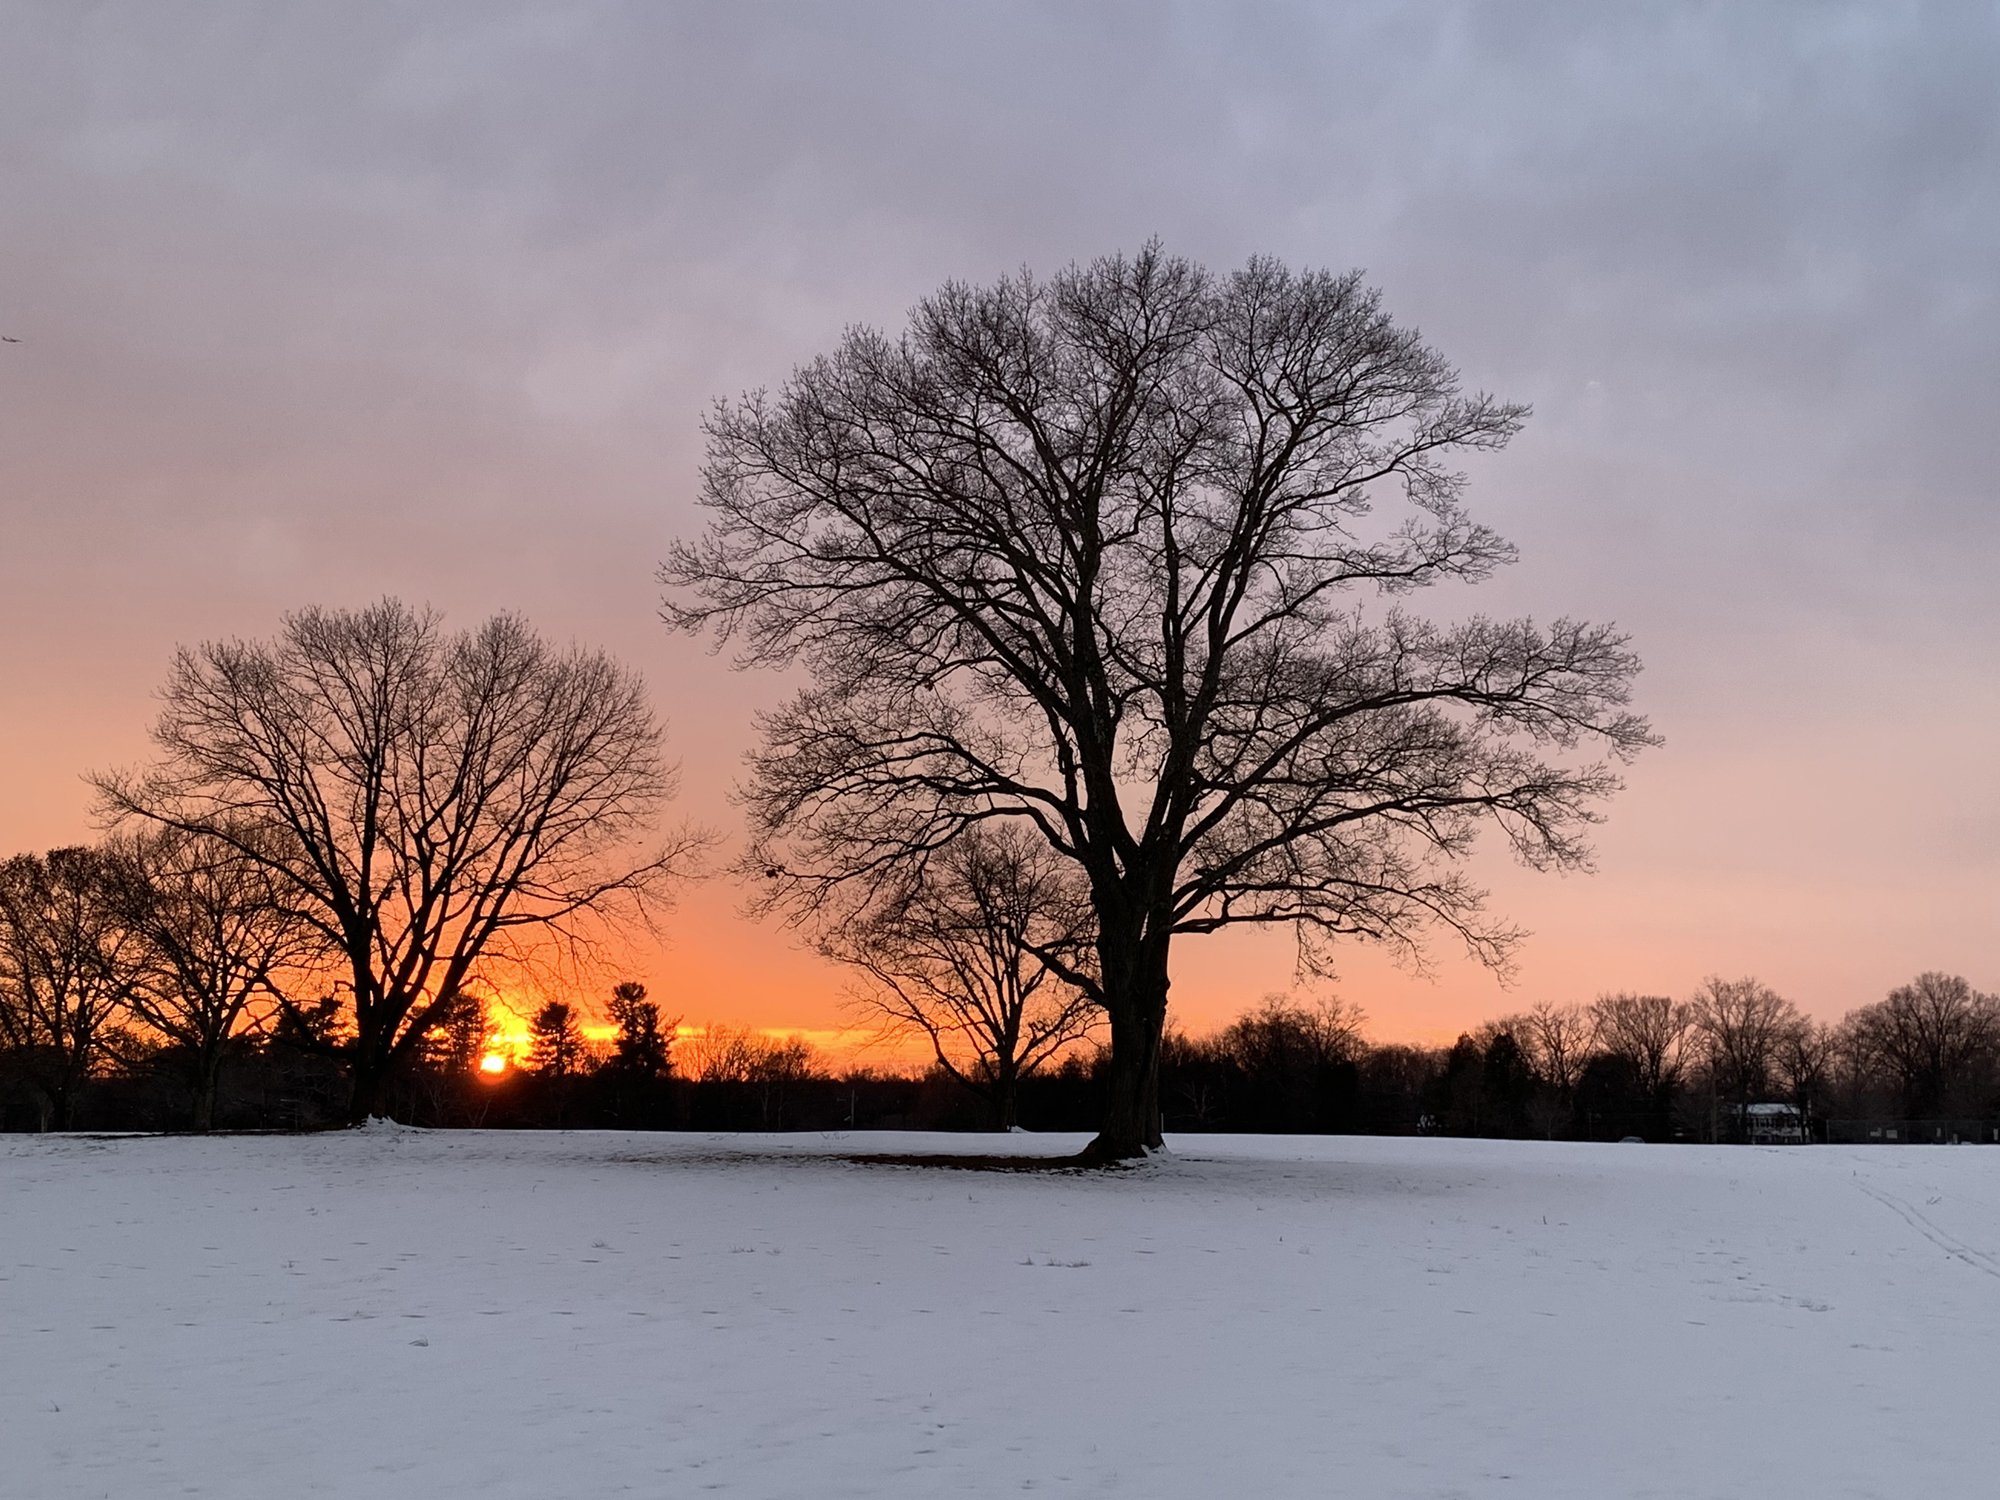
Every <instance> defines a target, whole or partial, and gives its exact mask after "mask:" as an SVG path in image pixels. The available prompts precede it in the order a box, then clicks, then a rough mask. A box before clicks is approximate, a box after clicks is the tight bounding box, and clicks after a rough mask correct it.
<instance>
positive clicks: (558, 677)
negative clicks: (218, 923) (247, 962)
mask: <svg viewBox="0 0 2000 1500" xmlns="http://www.w3.org/2000/svg"><path fill="white" fill-rule="evenodd" d="M162 699H163V706H162V709H161V712H160V717H159V721H158V723H157V724H156V725H155V727H154V730H153V737H154V739H155V741H156V742H157V744H158V745H159V747H160V751H161V756H160V759H159V761H158V762H157V764H155V765H154V766H153V767H152V768H150V769H148V770H145V771H142V772H135V773H129V774H118V775H109V776H103V777H100V778H98V781H97V785H98V787H99V789H100V791H101V793H102V794H103V799H104V803H105V806H106V809H107V812H108V814H109V815H110V816H111V817H112V818H113V819H114V820H124V819H140V820H144V821H146V822H149V823H152V824H154V825H157V826H161V827H165V828H171V829H177V830H179V831H181V832H183V833H187V834H195V835H202V836H205V837H209V838H213V839H216V840H219V841H220V842H222V843H225V844H228V845H230V846H231V847H232V848H234V849H236V850H237V851H238V852H239V853H241V854H242V855H243V857H244V858H246V859H247V860H249V861H251V862H252V863H253V864H256V865H258V866H259V867H260V868H262V869H264V870H266V871H268V872H269V873H270V875H271V877H272V878H273V879H274V880H275V881H276V882H277V884H278V885H279V887H280V888H281V889H282V891H283V893H284V896H285V899H286V901H287V902H288V903H289V904H290V905H292V906H294V907H295V908H296V909H298V910H299V911H300V912H302V913H303V914H304V915H305V917H306V918H307V920H309V921H310V922H311V923H312V924H313V926H314V927H315V928H316V929H317V930H318V932H319V934H320V935H321V936H322V937H323V938H324V939H325V941H326V942H327V944H328V945H329V946H330V947H332V948H333V949H334V950H335V951H336V952H337V953H338V954H339V963H340V969H341V971H342V978H343V980H344V985H345V989H346V993H347V999H348V1002H349V1004H350V1006H351V1008H352V1020H353V1035H352V1040H351V1042H349V1043H347V1044H346V1045H345V1049H344V1050H345V1053H346V1055H347V1056H348V1058H349V1059H350V1062H351V1068H352V1075H353V1094H352V1102H351V1106H350V1110H351V1116H352V1118H353V1119H355V1120H357V1121H358V1120H362V1119H365V1118H367V1117H368V1116H370V1115H373V1114H377V1113H379V1112H380V1110H381V1108H382V1104H383V1090H384V1086H385V1084H386V1083H387V1081H388V1079H389V1077H390V1076H391V1074H392V1073H393V1071H394V1070H395V1069H396V1068H398V1067H399V1066H400V1065H401V1064H402V1063H403V1062H404V1061H406V1060H407V1059H409V1058H410V1057H411V1056H413V1055H414V1054H415V1053H416V1052H417V1051H418V1050H420V1049H421V1047H422V1046H423V1044H424V1040H425V1038H426V1036H427V1035H428V1034H429V1033H430V1032H431V1031H432V1030H433V1029H434V1028H436V1027H437V1026H439V1025H440V1024H442V1023H443V1022H444V1021H445V1020H446V1019H447V1018H448V1017H449V1016H450V1015H451V1014H452V1011H453V1007H454V1006H455V1005H456V1004H458V1003H459V1001H460V999H461V997H462V996H463V995H464V993H465V992H466V988H467V986H468V985H469V984H470V983H472V982H473V981H474V979H475V978H476V977H477V976H478V974H479V971H480V968H481V965H482V964H489V963H491V962H493V961H494V960H496V959H499V958H505V957H509V956H515V957H518V956H521V955H522V954H523V953H524V952H525V951H526V950H527V949H529V948H531V947H533V946H536V945H539V944H541V943H546V942H548V941H551V940H566V941H568V942H571V943H582V942H587V941H589V939H590V938H591V936H592V933H593V930H594V929H593V926H592V923H593V921H594V920H595V919H602V918H607V917H615V916H619V915H632V914H640V915H643V914H644V913H645V912H646V911H648V910H649V909H650V906H651V903H654V902H656V901H657V900H659V899H660V897H661V896H662V894H663V892H664V889H665V886H666V884H667V882H669V880H670V879H671V878H672V877H673V876H675V875H676V874H678V873H681V872H683V871H684V870H685V869H686V867H687V865H688V863H689V861H690V860H691V859H692V857H693V856H694V855H695V853H696V852H697V850H698V848H699V846H700V844H701V842H702V840H701V837H700V835H698V834H696V833H694V832H691V831H683V832H680V833H677V834H675V835H673V836H671V837H669V838H668V839H667V840H666V841H665V843H664V844H653V845H651V846H649V847H644V848H640V847H637V846H636V841H637V840H639V839H641V838H642V837H644V836H646V835H647V834H648V832H649V830H650V828H651V826H652V823H653V820H654V818H655V815H656V813H657V812H658V809H659V806H660V804H661V802H662V801H663V800H664V799H665V798H666V797H667V796H668V795H669V794H670V792H671V790H672V773H671V771H670V770H669V768H668V767H667V766H666V764H665V763H664V762H663V761H662V759H661V755H660V738H661V731H660V726H659V724H658V722H657V720H656V719H655V717H654V715H653V712H652V710H651V708H650V707H649V705H648V703H647V699H646V692H645V688H644V686H643V684H642V683H641V682H640V680H639V678H638V677H637V676H636V675H635V674H633V673H632V672H630V671H628V670H627V669H625V668H624V667H621V666H620V665H619V664H618V663H616V662H614V661H613V660H611V659H610V658H609V657H608V656H605V655H604V654H603V653H601V652H596V651H586V650H581V649H576V648H571V649H568V650H561V649H557V648H555V647H552V646H550V645H549V644H548V643H547V642H545V641H543V640H542V639H540V638H539V637H538V636H536V635H535V633H534V632H533V631H532V630H530V629H529V628H528V626H527V625H526V624H525V623H524V622H523V621H522V620H520V619H519V618H517V617H515V616H512V615H499V616H496V617H494V618H493V619H491V620H488V621H487V622H486V623H485V624H483V625H481V626H480V627H478V628H477V629H475V630H469V631H463V632H458V633H448V632H446V631H445V630H444V629H443V628H442V627H441V624H440V621H439V618H438V617H437V616H436V615H435V614H433V613H430V612H418V611H415V610H412V609H410V608H408V607H407V606H405V605H403V604H401V603H399V602H397V601H395V600H393V599H390V600H384V601H383V602H381V603H379V604H375V605H372V606H370V607H368V608H366V609H362V610H357V611H346V610H327V609H317V608H314V609H305V610H301V611H299V612H298V613H296V614H293V615H290V616H287V617H286V619H285V621H284V626H283V629H282V630H281V631H280V632H279V634H278V635H277V637H276V638H275V639H273V640H270V641H251V642H245V641H222V642H210V643H208V644H205V645H202V646H200V647H198V648H195V649H192V650H187V649H184V650H182V651H180V652H179V653H178V654H177V655H176V657H175V660H174V666H173V672H172V675H171V676H170V677H169V679H168V682H167V685H166V688H165V690H164V692H163V693H162ZM252 828H254V829H256V830H257V832H256V834H255V836H254V837H253V836H249V835H248V834H246V832H245V830H247V829H252Z"/></svg>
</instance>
